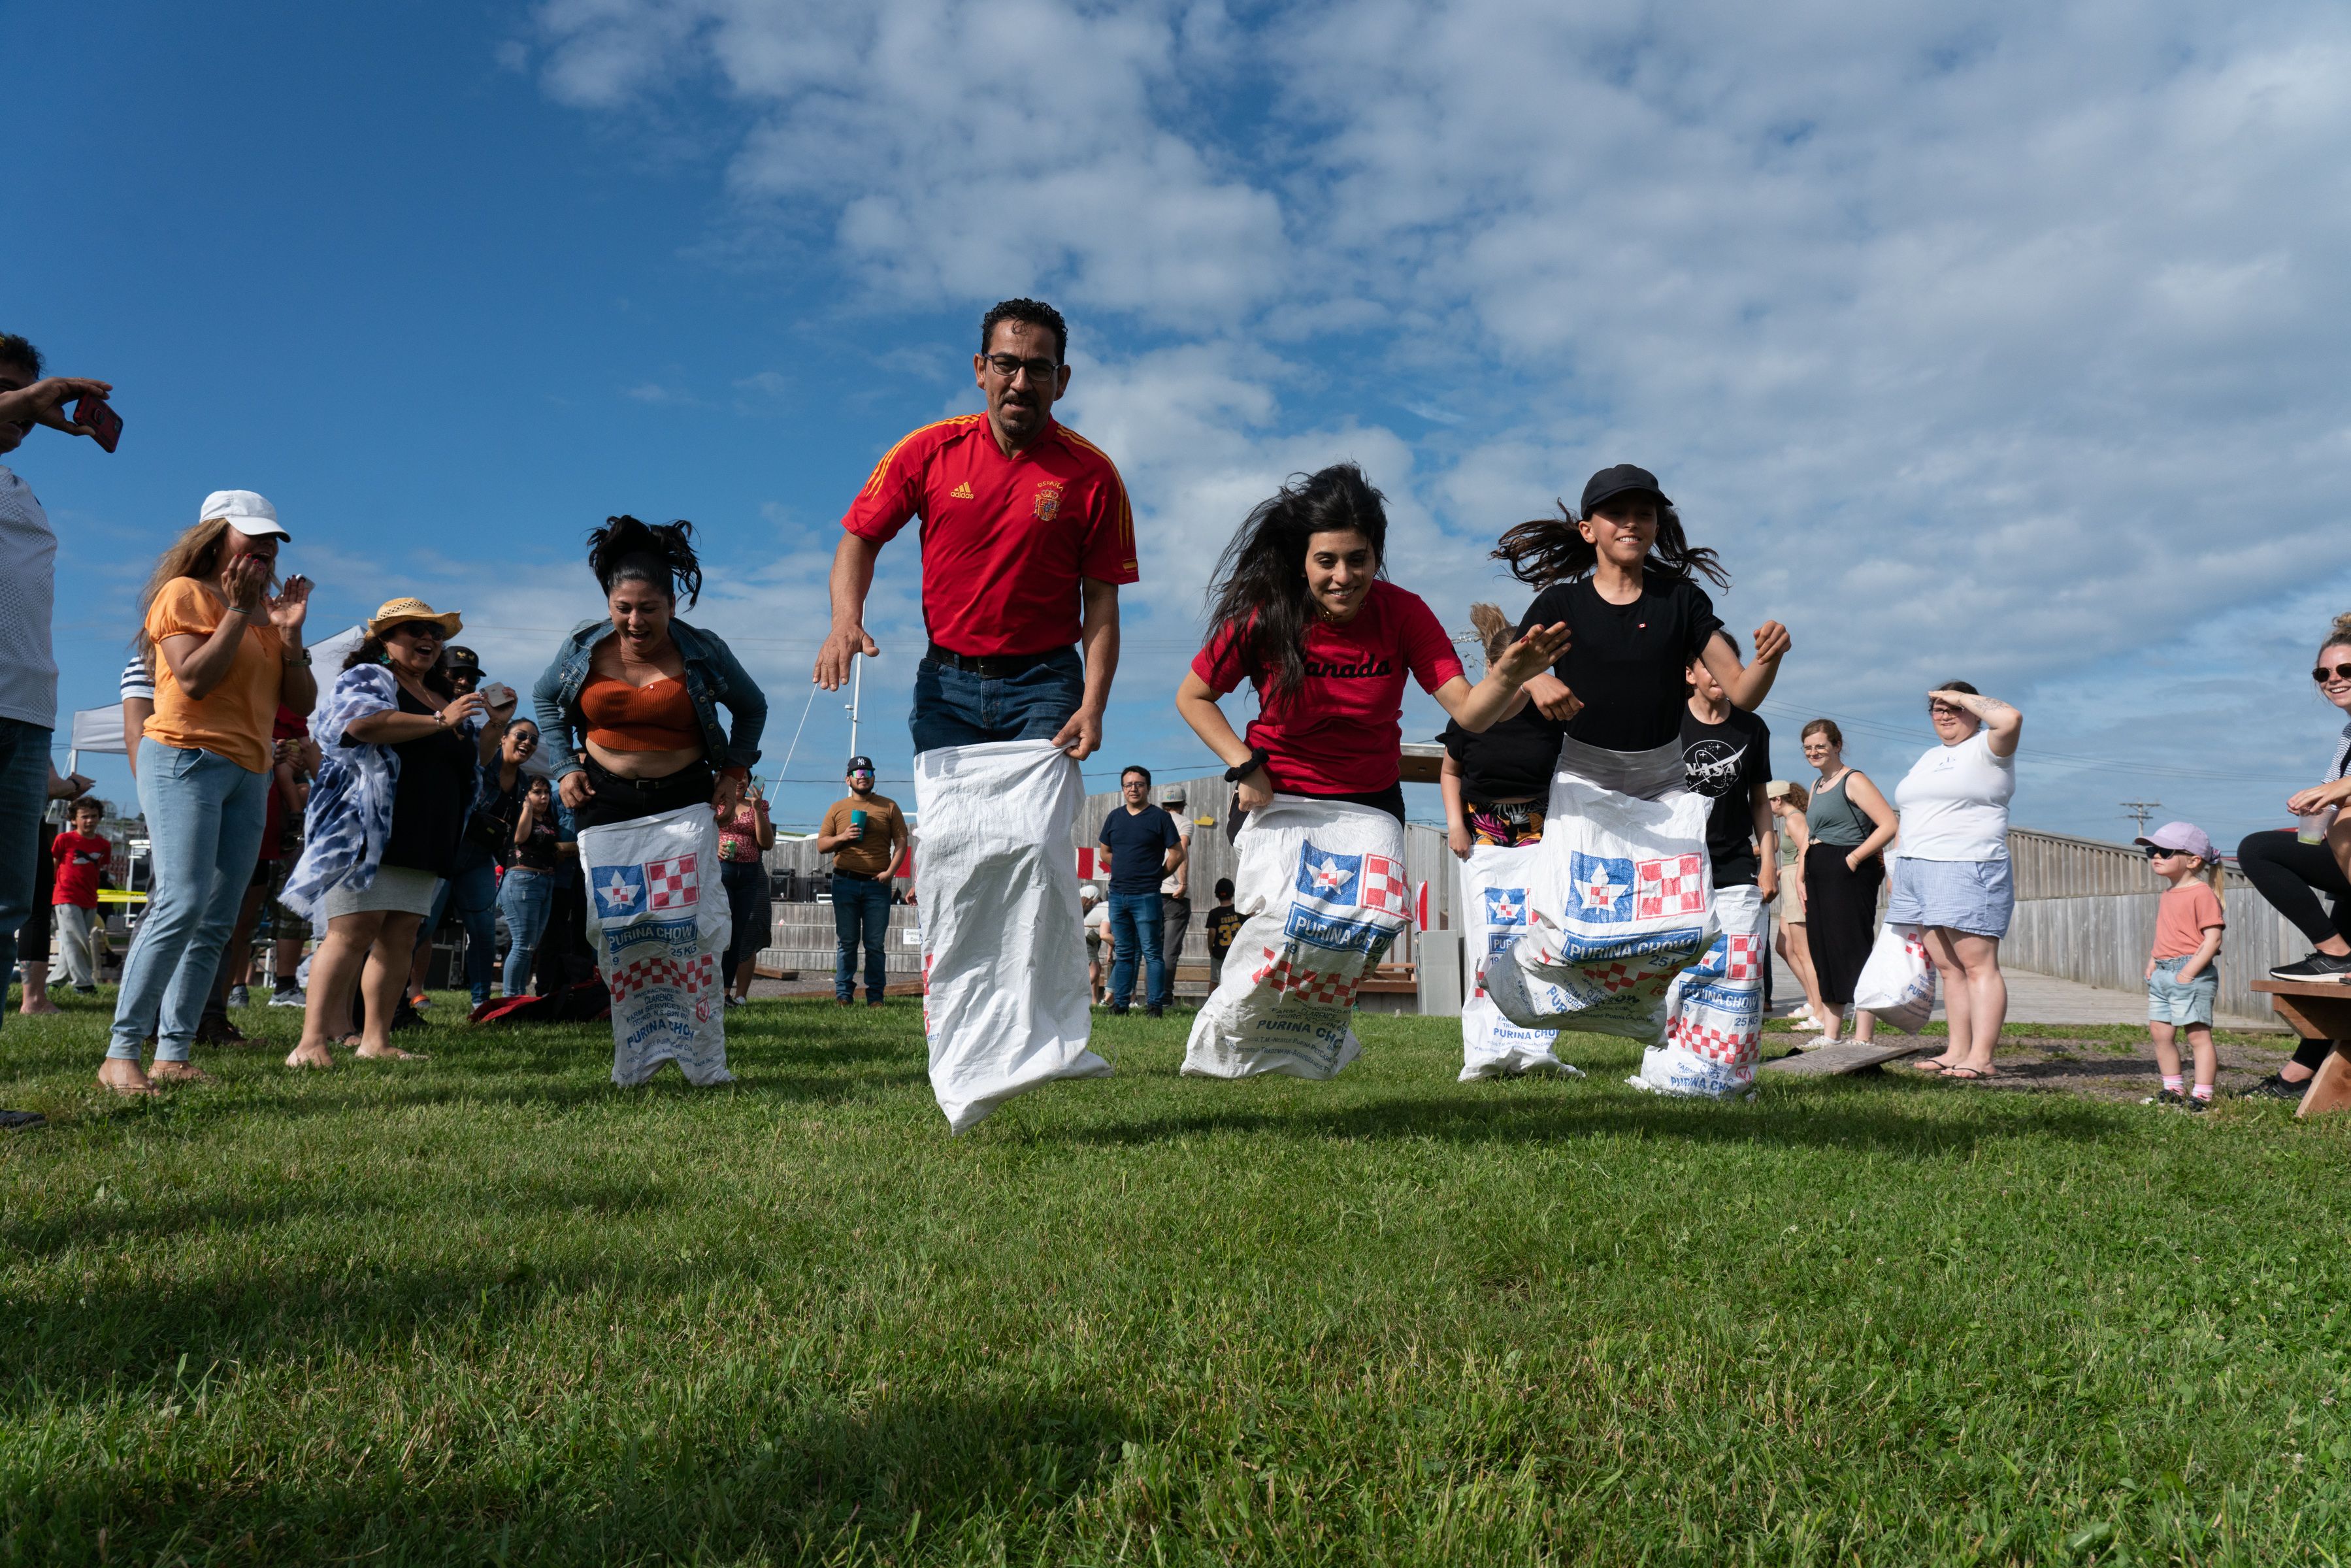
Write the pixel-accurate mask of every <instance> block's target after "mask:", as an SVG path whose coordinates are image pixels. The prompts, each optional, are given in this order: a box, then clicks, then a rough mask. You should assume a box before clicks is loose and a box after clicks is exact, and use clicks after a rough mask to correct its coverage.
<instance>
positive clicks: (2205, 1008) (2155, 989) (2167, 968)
mask: <svg viewBox="0 0 2351 1568" xmlns="http://www.w3.org/2000/svg"><path fill="white" fill-rule="evenodd" d="M2186 962H2188V960H2187V959H2186V958H2158V959H2157V960H2156V961H2155V973H2154V974H2153V975H2150V976H2149V977H2147V1022H2149V1023H2169V1024H2179V1025H2182V1026H2185V1025H2188V1024H2197V1023H2200V1024H2202V1025H2203V1026H2204V1027H2205V1028H2207V1029H2210V1028H2211V1027H2212V1003H2213V1002H2214V1001H2215V1000H2216V999H2217V998H2219V997H2220V974H2219V972H2218V971H2217V970H2215V969H2214V968H2213V967H2212V966H2211V965H2210V964H2207V965H2205V966H2204V968H2203V970H2202V972H2200V973H2199V974H2198V975H2197V977H2195V978H2194V979H2192V980H2190V981H2189V982H2188V983H2187V984H2186V985H2184V986H2183V985H2181V984H2180V983H2179V980H2178V979H2176V978H2175V976H2177V975H2178V974H2179V967H2180V966H2181V965H2182V964H2185V963H2186Z"/></svg>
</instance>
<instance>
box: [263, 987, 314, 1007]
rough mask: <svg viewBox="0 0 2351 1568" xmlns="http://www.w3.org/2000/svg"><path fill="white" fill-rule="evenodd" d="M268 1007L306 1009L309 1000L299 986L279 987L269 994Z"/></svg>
mask: <svg viewBox="0 0 2351 1568" xmlns="http://www.w3.org/2000/svg"><path fill="white" fill-rule="evenodd" d="M269 1005H270V1006H271V1007H273V1008H307V1007H308V1006H309V1005H310V998H308V996H307V995H305V994H304V993H303V990H302V988H301V987H299V986H280V987H278V988H277V989H275V990H273V991H271V992H270V993H269Z"/></svg>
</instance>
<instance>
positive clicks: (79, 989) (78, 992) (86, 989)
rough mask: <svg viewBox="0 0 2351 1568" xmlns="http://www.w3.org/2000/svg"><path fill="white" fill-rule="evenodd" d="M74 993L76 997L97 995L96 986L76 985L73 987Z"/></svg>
mask: <svg viewBox="0 0 2351 1568" xmlns="http://www.w3.org/2000/svg"><path fill="white" fill-rule="evenodd" d="M74 995H75V996H78V997H94V996H96V995H98V988H97V987H96V986H76V987H75V988H74Z"/></svg>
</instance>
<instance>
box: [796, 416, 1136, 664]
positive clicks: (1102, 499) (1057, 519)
mask: <svg viewBox="0 0 2351 1568" xmlns="http://www.w3.org/2000/svg"><path fill="white" fill-rule="evenodd" d="M910 517H921V518H922V519H923V534H922V539H923V624H924V625H925V627H927V628H928V629H929V631H930V634H931V641H933V642H935V643H938V644H939V645H940V646H941V647H943V648H946V649H949V650H951V651H953V652H955V653H965V654H968V655H970V656H971V657H973V658H986V657H990V656H999V655H1012V654H1021V653H1050V652H1051V651H1052V650H1054V649H1056V648H1066V647H1069V646H1070V645H1071V643H1075V642H1076V641H1077V640H1078V624H1079V610H1080V599H1079V589H1078V580H1079V579H1080V578H1085V577H1091V578H1096V579H1099V580H1102V581H1103V582H1134V581H1135V580H1137V579H1138V578H1139V577H1140V576H1141V575H1142V574H1141V573H1140V572H1138V571H1137V570H1135V559H1134V511H1133V509H1132V508H1130V507H1128V505H1127V501H1126V486H1125V483H1124V482H1123V481H1122V480H1121V479H1120V478H1119V476H1118V469H1117V468H1116V467H1114V466H1113V465H1112V463H1111V460H1110V459H1109V458H1108V457H1106V456H1104V455H1102V448H1100V447H1098V446H1096V445H1095V444H1093V443H1092V442H1091V441H1088V440H1087V439H1086V438H1085V437H1084V436H1082V435H1080V434H1078V433H1077V432H1076V431H1074V430H1071V429H1070V428H1069V427H1068V426H1067V425H1064V424H1059V423H1054V424H1048V425H1047V426H1046V427H1045V429H1044V430H1043V431H1042V432H1041V433H1040V434H1039V435H1038V436H1037V438H1036V439H1035V440H1034V441H1031V442H1030V443H1029V444H1028V445H1026V446H1024V447H1022V448H1021V449H1020V450H1019V451H1018V452H1016V453H1014V454H1013V455H1011V456H1009V457H1007V456H1006V455H1004V452H1003V449H1002V448H1001V447H999V446H998V445H997V444H996V436H995V434H994V433H993V432H992V431H990V430H989V429H988V426H987V415H986V414H984V413H967V414H961V415H958V416H957V417H956V418H954V419H943V420H941V421H939V423H936V424H926V425H925V426H923V428H922V429H920V430H917V431H915V432H914V434H911V435H909V436H907V437H905V438H904V440H902V441H900V442H899V443H898V444H897V445H895V446H893V447H892V448H890V450H889V451H888V452H886V453H884V454H883V457H882V461H881V462H880V463H878V464H876V465H874V468H873V476H872V478H870V479H868V480H867V481H866V482H865V488H864V489H863V490H862V491H860V492H859V493H858V497H857V499H856V500H855V501H853V502H852V503H851V505H850V507H849V512H848V515H847V516H845V517H842V518H841V527H842V528H847V529H848V530H849V531H850V532H851V533H852V534H855V535H857V536H858V537H859V538H868V539H872V540H875V541H877V542H879V541H883V540H886V539H889V538H893V537H894V536H895V535H896V534H897V532H898V530H899V529H900V528H904V527H905V526H906V521H907V519H908V518H910Z"/></svg>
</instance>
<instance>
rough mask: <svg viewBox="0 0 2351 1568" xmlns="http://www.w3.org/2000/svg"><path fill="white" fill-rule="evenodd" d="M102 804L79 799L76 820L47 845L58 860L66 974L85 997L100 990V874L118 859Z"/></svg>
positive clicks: (53, 898)
mask: <svg viewBox="0 0 2351 1568" xmlns="http://www.w3.org/2000/svg"><path fill="white" fill-rule="evenodd" d="M101 811H102V808H100V807H99V803H98V802H97V801H95V800H77V801H75V802H74V807H73V820H72V823H71V825H70V826H68V828H67V829H66V831H64V832H61V833H59V834H58V835H57V837H56V839H54V840H52V841H50V844H49V854H50V857H51V858H52V859H53V860H55V861H56V862H57V885H56V891H55V892H53V893H52V894H50V895H49V901H50V903H51V904H54V905H55V906H56V917H57V945H58V946H61V947H63V948H64V949H65V957H66V974H67V976H68V977H69V978H71V979H72V981H73V988H74V989H75V990H76V991H78V992H79V993H80V994H81V995H83V996H85V997H87V996H89V995H92V994H93V993H95V992H96V991H97V989H98V953H97V947H96V942H95V940H94V936H93V934H94V932H95V931H96V929H97V925H98V879H99V877H101V876H103V875H104V874H105V873H106V868H107V867H108V866H109V865H110V864H112V863H113V862H114V841H113V840H111V839H109V838H107V837H106V836H105V835H103V834H101V833H100V832H99V831H98V822H99V816H100V815H101Z"/></svg>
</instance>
